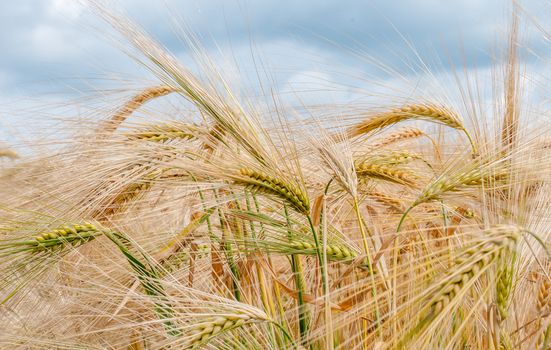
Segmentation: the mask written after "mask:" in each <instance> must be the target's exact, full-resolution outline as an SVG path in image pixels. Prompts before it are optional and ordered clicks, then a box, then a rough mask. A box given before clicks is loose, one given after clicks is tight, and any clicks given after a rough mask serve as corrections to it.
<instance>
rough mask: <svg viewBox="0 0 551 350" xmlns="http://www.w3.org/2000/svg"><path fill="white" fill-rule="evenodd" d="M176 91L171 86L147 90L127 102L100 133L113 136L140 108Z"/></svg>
mask: <svg viewBox="0 0 551 350" xmlns="http://www.w3.org/2000/svg"><path fill="white" fill-rule="evenodd" d="M175 91H176V90H175V89H174V88H172V87H170V86H166V85H161V86H154V87H150V88H147V89H145V90H143V91H142V92H140V93H139V94H137V95H136V96H134V97H133V98H132V99H131V100H130V101H128V102H126V103H125V104H124V106H122V107H121V108H120V109H119V110H118V111H117V112H116V113H115V114H113V116H112V117H111V119H109V120H108V121H107V122H106V123H105V124H104V125H103V127H102V129H101V130H100V133H105V134H111V133H113V132H114V131H115V130H117V128H118V127H119V126H120V125H121V124H122V123H123V122H124V121H125V120H126V118H128V116H130V115H131V114H132V113H134V111H135V110H137V109H138V108H140V107H141V106H142V105H143V104H145V103H146V102H148V101H150V100H152V99H154V98H157V97H162V96H165V95H168V94H170V93H172V92H175Z"/></svg>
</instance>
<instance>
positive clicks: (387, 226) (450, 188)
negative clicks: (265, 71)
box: [0, 2, 551, 350]
mask: <svg viewBox="0 0 551 350" xmlns="http://www.w3.org/2000/svg"><path fill="white" fill-rule="evenodd" d="M92 7H93V8H94V11H96V13H97V15H98V16H100V17H101V18H102V20H103V21H104V22H105V23H106V24H107V25H109V26H110V27H111V28H112V30H113V32H114V33H116V34H117V35H120V36H121V37H123V38H125V43H124V45H125V48H127V50H128V52H129V58H128V59H129V60H131V59H136V60H139V62H140V64H142V65H143V66H144V67H145V68H146V69H148V70H149V71H150V72H151V73H152V74H154V76H155V77H156V79H157V81H156V82H155V83H153V84H149V85H147V86H141V87H140V88H134V87H132V88H125V89H124V90H123V93H122V94H119V95H117V97H116V98H112V99H111V101H112V102H110V103H104V104H102V105H101V106H100V107H95V108H96V110H95V111H96V112H95V113H94V115H90V116H80V118H61V117H60V119H59V120H58V122H57V123H56V128H59V132H63V133H65V134H66V135H68V136H66V137H61V136H60V137H59V138H58V139H57V140H54V141H51V140H43V139H41V138H38V137H37V138H36V140H34V142H35V143H34V148H33V150H34V151H33V152H30V151H25V150H23V151H21V147H20V146H19V144H18V141H17V140H16V139H14V140H10V142H5V143H2V147H3V148H2V149H0V276H1V278H0V348H1V349H126V350H138V349H139V350H145V349H259V350H264V349H274V350H275V349H289V350H291V349H301V350H305V349H309V350H318V349H319V350H322V349H346V350H350V349H374V350H382V349H429V350H431V349H495V350H498V349H499V350H501V349H511V350H512V349H519V350H520V349H522V350H524V349H526V350H533V349H536V350H548V349H551V295H550V294H551V269H550V266H551V255H550V254H551V245H550V242H551V226H550V224H551V152H550V148H551V133H550V131H551V124H550V123H549V122H548V121H549V120H551V119H550V118H551V111H550V110H549V109H546V108H545V106H546V102H545V101H546V100H545V98H546V97H543V100H542V101H535V100H534V99H532V98H531V97H530V96H529V95H530V93H531V92H533V91H534V88H531V84H535V83H534V81H532V80H530V79H528V78H527V77H528V76H529V75H528V73H527V70H526V65H525V62H524V61H523V56H522V55H520V54H519V51H520V50H521V45H520V44H519V43H520V42H521V36H522V34H523V29H524V28H525V26H521V25H519V22H521V21H522V19H523V18H526V17H528V15H527V14H525V13H524V12H522V9H519V8H517V7H514V8H513V10H512V14H511V18H512V19H511V20H510V21H508V27H507V28H503V32H504V33H505V34H504V37H503V38H502V39H503V40H502V41H501V42H502V46H503V47H501V48H500V50H499V52H500V53H502V54H501V56H500V58H501V60H496V62H495V65H494V72H495V74H493V78H492V81H491V82H490V85H491V86H492V87H493V89H492V96H493V97H492V100H491V108H487V104H483V103H482V102H483V101H482V99H480V98H479V97H478V93H479V91H477V90H476V83H473V84H469V82H466V83H465V85H461V84H462V83H461V82H464V80H462V79H459V80H457V81H456V83H457V85H456V86H447V85H445V84H444V86H447V87H448V88H449V89H450V91H449V95H448V96H452V92H451V91H452V90H453V91H461V92H462V94H459V97H458V98H451V97H450V98H448V99H444V98H441V97H440V96H443V95H445V94H446V93H448V92H446V91H444V92H443V94H442V95H436V94H433V90H432V89H433V87H431V86H430V85H427V86H426V87H425V86H409V87H408V88H402V91H406V94H397V95H396V96H388V95H386V96H385V97H384V98H382V97H381V98H380V99H379V98H373V99H371V100H370V102H369V103H362V102H361V101H360V102H358V101H348V102H347V103H343V104H339V103H327V104H307V103H304V104H297V105H294V106H293V105H289V104H287V103H284V102H282V101H281V100H280V96H278V95H277V93H271V92H270V91H266V92H265V101H266V103H265V104H264V105H261V104H258V103H257V102H256V100H255V99H253V98H252V97H250V96H247V95H245V96H243V95H242V93H241V91H240V90H239V87H236V86H235V85H234V84H233V82H232V81H231V80H230V79H226V77H225V72H224V70H223V69H221V67H218V66H217V65H216V64H214V63H213V62H212V61H210V60H209V57H208V56H207V55H206V54H205V53H204V51H203V50H202V49H201V45H200V42H197V41H196V38H195V37H194V36H193V35H192V34H191V33H189V36H188V38H187V40H188V43H189V45H190V46H191V47H193V48H194V49H195V52H194V53H195V58H196V62H198V64H197V67H198V68H197V67H195V66H194V67H193V69H192V68H191V67H190V65H189V64H187V63H186V62H184V61H182V60H179V59H178V58H177V57H176V56H175V55H173V54H171V53H170V52H169V51H168V50H166V49H165V48H164V46H163V45H162V43H158V42H156V41H155V40H154V39H152V38H151V37H150V36H149V35H147V34H146V33H145V32H144V31H142V30H141V29H140V27H139V25H138V24H135V23H133V22H131V21H130V20H128V19H127V18H125V17H123V16H121V15H119V14H117V13H116V12H112V11H110V10H109V9H106V8H104V7H102V6H101V5H99V4H98V3H95V2H92ZM192 29H193V28H191V30H192ZM538 30H539V31H538V33H539V34H538V35H540V36H541V37H542V38H544V39H545V38H549V37H550V36H548V33H547V32H546V31H545V30H544V29H543V28H539V29H538ZM435 40H436V37H435ZM545 40H548V39H545ZM467 78H468V77H467ZM467 80H468V79H467ZM473 80H475V79H474V77H473ZM544 83H545V81H544ZM548 83H549V82H548V81H547V84H548ZM121 84H124V82H121ZM323 88H324V87H323V86H320V87H319V89H323ZM409 88H410V89H409ZM408 89H409V90H408ZM543 91H547V92H548V91H549V89H548V88H545V87H543ZM547 95H548V94H547ZM372 96H375V97H376V94H373V95H372ZM249 97H250V98H249ZM168 100H170V101H171V103H165V104H163V103H162V102H163V101H165V102H166V101H168ZM90 103H92V102H90ZM547 106H548V104H547ZM98 116H99V117H98Z"/></svg>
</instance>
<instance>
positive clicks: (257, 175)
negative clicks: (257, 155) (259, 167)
mask: <svg viewBox="0 0 551 350" xmlns="http://www.w3.org/2000/svg"><path fill="white" fill-rule="evenodd" d="M240 173H241V175H242V179H240V180H239V181H238V183H242V184H244V185H245V186H247V188H248V189H249V190H250V191H252V192H261V193H262V192H263V193H267V194H271V195H274V196H277V197H279V198H281V199H283V200H284V201H286V202H288V203H289V204H290V205H291V206H292V207H293V208H294V209H295V210H297V211H298V212H299V213H303V214H308V213H309V212H310V201H309V199H308V196H307V194H306V193H305V192H304V191H303V190H302V189H300V188H299V187H297V186H295V185H292V184H290V183H288V182H286V181H284V180H279V179H276V178H275V177H272V176H269V175H267V174H265V173H263V172H259V171H255V170H252V169H248V168H241V170H240Z"/></svg>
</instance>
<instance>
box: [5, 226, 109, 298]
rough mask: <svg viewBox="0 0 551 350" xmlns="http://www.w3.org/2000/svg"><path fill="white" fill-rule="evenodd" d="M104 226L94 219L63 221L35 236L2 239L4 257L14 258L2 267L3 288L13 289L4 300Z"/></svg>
mask: <svg viewBox="0 0 551 350" xmlns="http://www.w3.org/2000/svg"><path fill="white" fill-rule="evenodd" d="M101 235H102V230H101V229H100V228H98V227H96V226H95V225H93V224H90V223H83V224H71V225H63V226H60V227H58V228H57V229H54V230H49V231H46V232H42V233H40V234H38V235H36V236H34V237H23V238H19V237H17V238H2V239H0V258H8V257H9V258H10V261H11V262H12V263H11V264H9V265H7V266H6V270H5V271H1V273H2V275H3V278H2V281H0V291H3V290H6V289H11V292H9V293H8V294H7V295H6V296H5V297H4V298H3V299H2V300H1V301H0V305H1V304H4V303H6V302H7V301H8V300H10V299H11V298H12V297H13V296H14V295H16V294H17V293H18V292H19V291H20V290H21V289H22V288H23V287H24V286H25V285H26V284H27V283H29V282H30V281H31V280H32V279H33V278H35V277H36V276H39V275H40V274H41V273H43V272H44V271H45V270H46V269H48V268H49V267H50V266H52V263H55V262H57V261H58V260H59V259H60V258H61V257H62V256H63V255H65V254H67V253H69V252H70V251H71V250H70V248H74V247H78V246H81V245H83V244H85V243H87V242H89V241H91V240H93V239H95V238H96V237H98V236H101Z"/></svg>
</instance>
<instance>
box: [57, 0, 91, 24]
mask: <svg viewBox="0 0 551 350" xmlns="http://www.w3.org/2000/svg"><path fill="white" fill-rule="evenodd" d="M83 10H84V7H83V5H82V4H81V3H80V1H77V0H51V3H50V6H49V7H48V14H49V15H50V16H53V17H59V16H63V17H66V18H68V19H72V20H74V19H77V18H78V17H79V16H80V15H81V14H82V11H83Z"/></svg>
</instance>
